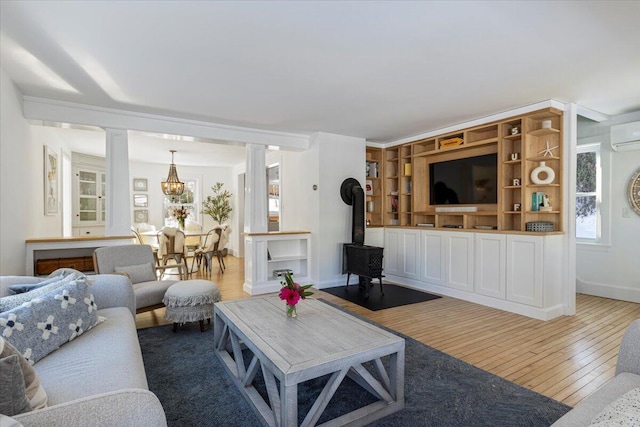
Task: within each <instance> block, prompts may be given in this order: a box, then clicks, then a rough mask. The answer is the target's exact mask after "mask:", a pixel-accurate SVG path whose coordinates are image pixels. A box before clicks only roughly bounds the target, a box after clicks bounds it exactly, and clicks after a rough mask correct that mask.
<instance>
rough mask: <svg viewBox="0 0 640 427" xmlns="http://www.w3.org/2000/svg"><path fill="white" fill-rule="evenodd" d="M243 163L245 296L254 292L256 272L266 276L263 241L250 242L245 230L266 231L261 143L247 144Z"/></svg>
mask: <svg viewBox="0 0 640 427" xmlns="http://www.w3.org/2000/svg"><path fill="white" fill-rule="evenodd" d="M246 147H247V164H246V171H245V193H244V232H245V237H244V285H243V286H242V289H243V290H244V291H245V292H247V293H248V294H249V295H256V294H257V293H260V290H258V289H254V287H255V286H256V284H257V281H256V280H255V278H256V277H257V275H258V273H259V272H263V275H265V276H266V271H267V258H268V255H267V253H268V251H267V240H266V239H262V240H260V242H257V243H255V244H254V242H253V240H252V238H251V236H249V235H248V234H247V233H264V232H266V231H267V230H268V225H267V224H268V222H267V221H268V214H269V213H268V207H267V166H266V159H265V147H264V145H256V144H247V145H246Z"/></svg>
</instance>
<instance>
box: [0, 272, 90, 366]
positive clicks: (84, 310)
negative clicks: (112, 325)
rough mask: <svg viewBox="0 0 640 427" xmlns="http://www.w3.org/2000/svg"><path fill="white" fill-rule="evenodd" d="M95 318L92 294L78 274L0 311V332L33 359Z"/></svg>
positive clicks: (82, 331)
mask: <svg viewBox="0 0 640 427" xmlns="http://www.w3.org/2000/svg"><path fill="white" fill-rule="evenodd" d="M98 321H99V319H98V313H97V307H96V304H95V302H94V300H93V295H92V294H91V292H90V291H89V286H88V285H87V284H86V282H85V281H84V279H82V278H80V279H77V280H75V281H72V282H71V283H68V284H66V285H64V286H61V287H59V288H57V289H54V290H53V291H51V292H49V293H46V294H44V295H40V296H38V297H37V298H35V299H33V300H31V301H29V302H27V303H24V304H23V305H21V306H19V307H16V308H14V309H13V310H9V311H7V312H4V313H0V332H1V333H0V335H2V336H3V337H4V338H5V339H6V340H7V341H9V342H10V343H11V344H13V346H14V347H15V348H16V349H18V351H19V352H20V353H21V354H22V355H23V356H24V357H25V358H26V359H27V360H29V361H30V362H31V363H35V362H37V361H38V360H40V359H42V358H43V357H45V356H46V355H47V354H49V353H51V352H53V351H55V350H57V349H58V348H59V347H60V346H61V345H63V344H65V343H67V342H69V341H71V340H73V339H74V338H76V337H77V336H79V335H81V334H82V333H84V332H85V331H88V330H89V329H91V328H92V327H94V326H95V325H96V324H97V323H98Z"/></svg>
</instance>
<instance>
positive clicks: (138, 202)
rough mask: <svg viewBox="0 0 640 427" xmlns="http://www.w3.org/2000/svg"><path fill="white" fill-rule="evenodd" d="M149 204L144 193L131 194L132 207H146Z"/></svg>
mask: <svg viewBox="0 0 640 427" xmlns="http://www.w3.org/2000/svg"><path fill="white" fill-rule="evenodd" d="M148 206H149V199H148V198H147V195H146V194H134V195H133V207H134V208H146V207H148Z"/></svg>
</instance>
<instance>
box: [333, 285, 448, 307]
mask: <svg viewBox="0 0 640 427" xmlns="http://www.w3.org/2000/svg"><path fill="white" fill-rule="evenodd" d="M382 288H383V290H384V295H381V294H380V284H379V283H378V281H377V280H374V282H373V284H372V286H371V288H370V289H369V298H368V299H365V297H364V289H363V288H362V289H361V288H360V286H359V285H357V284H354V285H349V286H348V287H345V286H336V287H335V288H325V289H323V290H322V291H323V292H327V293H329V294H331V295H335V296H337V297H340V298H342V299H346V300H347V301H350V302H352V303H354V304H358V305H359V306H361V307H364V308H367V309H369V310H372V311H378V310H384V309H385V308H393V307H399V306H401V305H408V304H415V303H417V302H424V301H429V300H432V299H437V298H442V297H440V296H438V295H433V294H429V293H427V292H421V291H416V290H413V289H409V288H404V287H402V286H398V285H393V284H390V283H384V282H383V283H382Z"/></svg>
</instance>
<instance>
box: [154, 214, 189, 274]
mask: <svg viewBox="0 0 640 427" xmlns="http://www.w3.org/2000/svg"><path fill="white" fill-rule="evenodd" d="M185 241H186V238H185V235H184V233H183V232H182V231H180V230H178V229H177V228H174V227H165V228H163V229H162V230H160V231H159V232H158V242H159V243H160V246H159V248H158V260H159V261H161V262H162V265H167V262H168V261H169V260H170V259H173V260H174V261H175V262H176V264H183V263H184V264H186V258H187V246H186V245H185ZM188 276H189V271H187V278H188Z"/></svg>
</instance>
